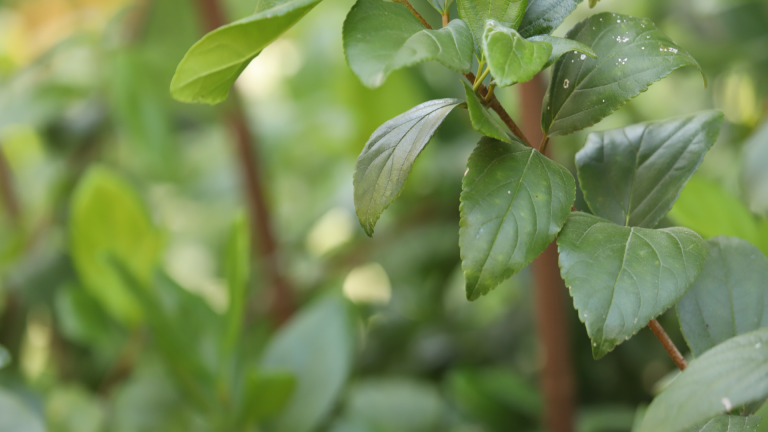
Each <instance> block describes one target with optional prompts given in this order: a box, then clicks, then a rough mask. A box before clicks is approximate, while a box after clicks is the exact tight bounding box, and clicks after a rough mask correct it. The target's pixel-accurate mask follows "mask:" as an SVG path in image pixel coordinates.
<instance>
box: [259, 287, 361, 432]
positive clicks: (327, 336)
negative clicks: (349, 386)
mask: <svg viewBox="0 0 768 432" xmlns="http://www.w3.org/2000/svg"><path fill="white" fill-rule="evenodd" d="M353 346H354V343H353V333H352V323H351V317H350V311H349V309H348V305H347V303H346V302H345V301H344V300H343V299H341V298H339V297H336V296H330V297H326V298H324V299H322V300H319V301H317V302H316V303H314V304H313V305H310V306H308V307H306V308H305V309H303V310H302V311H301V312H300V313H299V314H298V315H296V316H295V317H294V318H293V319H292V320H291V321H290V322H289V323H288V324H286V325H285V326H284V327H282V328H281V329H280V330H279V331H278V332H277V334H276V335H275V336H274V337H273V338H272V340H271V341H270V343H269V345H268V346H267V348H266V350H265V353H264V357H263V359H262V361H261V365H262V370H264V371H268V370H274V369H277V370H286V371H290V372H292V373H293V375H294V376H295V378H296V382H297V386H296V389H295V391H294V394H293V396H292V397H291V400H290V402H289V403H288V405H287V406H286V408H285V409H284V410H282V412H281V413H280V414H279V415H278V416H277V417H276V418H275V420H274V421H273V422H271V426H270V428H269V430H270V431H275V432H307V431H310V430H313V429H314V428H315V427H317V425H318V424H320V423H321V422H322V421H323V420H324V419H325V418H326V416H327V415H328V414H329V413H330V411H331V409H332V408H333V407H334V406H335V404H336V398H338V396H339V394H340V393H341V389H342V388H343V387H344V384H345V383H346V381H347V377H348V376H349V373H350V370H351V368H352V353H353Z"/></svg>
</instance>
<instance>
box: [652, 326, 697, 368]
mask: <svg viewBox="0 0 768 432" xmlns="http://www.w3.org/2000/svg"><path fill="white" fill-rule="evenodd" d="M648 327H650V328H651V330H652V331H653V334H655V335H656V337H657V338H658V339H659V341H660V342H661V345H662V346H663V347H664V349H665V350H667V354H669V356H670V357H672V361H674V362H675V364H676V365H677V367H678V369H680V370H681V371H683V370H685V368H687V367H688V363H687V362H686V361H685V358H684V357H683V355H682V354H680V351H679V350H678V349H677V346H675V343H674V342H672V339H670V338H669V335H667V332H665V331H664V328H663V327H662V326H661V324H659V322H658V321H656V320H655V319H652V320H651V322H649V323H648Z"/></svg>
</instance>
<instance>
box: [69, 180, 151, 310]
mask: <svg viewBox="0 0 768 432" xmlns="http://www.w3.org/2000/svg"><path fill="white" fill-rule="evenodd" d="M70 212H71V213H70V221H69V235H70V251H71V254H72V259H73V261H74V264H75V268H76V269H77V272H78V274H79V275H80V279H81V280H82V282H83V284H84V285H85V287H86V288H87V289H88V290H90V292H91V293H92V294H93V296H94V297H95V298H96V299H97V300H99V302H101V303H102V305H103V306H104V307H105V308H106V309H107V310H108V311H109V312H110V313H111V314H112V315H114V316H115V317H116V318H118V319H119V320H121V321H122V322H124V323H136V322H138V321H139V319H140V317H141V307H140V306H139V305H138V304H137V302H136V300H135V299H134V298H133V296H131V295H130V293H129V292H128V290H127V288H126V287H125V286H124V284H123V282H122V280H121V279H120V278H119V276H118V275H116V274H115V271H114V269H113V268H112V267H111V266H110V265H109V264H108V263H107V259H108V256H110V255H111V256H114V257H116V258H118V259H120V260H121V261H122V262H124V263H125V266H126V267H127V269H128V270H129V271H130V272H131V273H132V274H133V275H134V276H135V277H136V278H138V280H139V281H141V282H142V283H145V284H146V283H148V282H149V280H150V278H151V275H152V272H153V270H154V268H155V266H156V265H157V263H158V260H159V257H160V252H161V245H162V239H161V236H160V234H159V233H158V231H157V230H156V229H155V227H153V226H152V223H151V221H150V219H149V215H148V214H147V211H146V209H145V208H144V205H143V204H142V203H141V200H140V199H139V197H138V196H137V195H136V192H135V191H134V190H133V188H131V186H130V185H129V184H128V183H127V182H125V181H124V180H123V179H122V178H120V177H119V176H118V175H117V174H115V173H113V172H112V171H110V170H108V169H106V168H103V167H99V166H96V167H93V168H91V169H90V170H88V172H87V173H86V174H85V175H84V177H83V178H82V179H81V180H80V183H79V184H78V186H77V188H76V189H75V191H74V193H73V198H72V205H71V210H70Z"/></svg>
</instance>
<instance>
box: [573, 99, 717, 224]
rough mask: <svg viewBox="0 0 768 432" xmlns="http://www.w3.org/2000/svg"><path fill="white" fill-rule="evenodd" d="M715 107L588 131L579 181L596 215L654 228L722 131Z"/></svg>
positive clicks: (580, 155)
mask: <svg viewBox="0 0 768 432" xmlns="http://www.w3.org/2000/svg"><path fill="white" fill-rule="evenodd" d="M722 121H723V115H722V113H720V112H717V111H710V112H705V113H702V114H698V115H695V116H692V117H687V118H682V119H676V120H668V121H664V122H658V123H645V124H636V125H632V126H627V127H625V128H621V129H613V130H608V131H604V132H595V133H591V134H589V137H588V138H587V144H586V145H585V146H584V148H583V149H581V150H580V151H579V152H578V153H577V154H576V167H577V170H578V174H579V184H580V185H581V188H582V190H583V191H584V199H585V200H586V201H587V203H588V204H589V208H590V209H591V210H592V212H593V213H594V214H595V215H596V216H600V217H602V218H604V219H608V220H610V221H611V222H613V223H615V224H618V225H627V226H639V227H644V228H653V227H655V226H656V224H658V222H659V221H660V220H661V218H662V217H664V215H665V214H667V212H668V211H669V209H671V208H672V205H673V204H674V202H675V200H676V199H677V197H678V196H679V195H680V191H681V190H682V189H683V187H684V186H685V183H686V182H687V181H688V179H690V178H691V176H692V175H693V173H694V171H696V168H698V167H699V165H700V164H701V161H702V160H703V159H704V154H706V152H707V151H708V150H709V149H710V148H711V147H712V145H713V144H714V143H715V141H716V140H717V136H718V134H719V133H720V125H721V124H722Z"/></svg>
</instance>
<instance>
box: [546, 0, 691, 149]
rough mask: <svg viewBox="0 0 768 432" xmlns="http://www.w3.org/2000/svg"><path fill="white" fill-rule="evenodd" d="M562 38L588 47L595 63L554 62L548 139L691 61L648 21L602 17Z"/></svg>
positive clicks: (598, 116) (573, 58) (592, 119)
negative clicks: (591, 50)
mask: <svg viewBox="0 0 768 432" xmlns="http://www.w3.org/2000/svg"><path fill="white" fill-rule="evenodd" d="M567 37H568V38H569V39H573V40H575V41H577V42H580V43H583V44H584V45H587V46H589V47H590V48H592V49H593V50H594V51H595V53H597V57H598V58H597V60H595V59H591V58H585V59H583V60H582V59H581V56H580V55H578V54H573V53H569V54H566V55H564V56H563V57H561V58H560V60H558V61H557V63H555V67H554V69H553V71H552V81H551V83H550V85H549V90H547V95H546V96H545V97H544V107H543V110H542V116H541V127H542V130H543V131H544V132H546V133H547V134H548V135H550V136H554V135H567V134H570V133H573V132H576V131H578V130H581V129H584V128H586V127H589V126H592V125H593V124H595V123H597V122H599V121H600V120H602V119H603V118H604V117H606V116H608V115H609V114H610V113H612V112H613V111H615V110H617V109H618V108H619V107H621V106H622V105H624V104H625V103H627V101H629V100H630V99H632V98H633V97H635V96H637V95H638V94H640V93H641V92H643V91H645V90H647V89H648V86H649V85H651V84H653V83H654V82H656V81H658V80H660V79H662V78H664V77H665V76H667V75H669V73H670V72H672V71H673V70H675V69H678V68H681V67H683V66H696V67H697V68H699V70H701V68H700V67H699V65H698V63H696V60H694V59H693V57H691V56H690V55H689V54H688V53H687V52H686V51H685V50H683V49H682V48H680V47H679V46H677V45H675V43H674V42H672V40H670V39H669V38H668V37H667V36H666V35H665V34H664V33H662V32H661V31H660V30H658V29H657V28H656V26H655V25H654V24H653V23H652V22H651V21H650V20H647V19H639V18H634V17H631V16H627V15H620V14H610V13H607V12H606V13H601V14H597V15H593V16H591V17H589V18H588V19H586V20H584V21H581V22H580V23H578V24H576V26H575V27H573V29H571V30H570V31H569V32H568V35H567Z"/></svg>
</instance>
